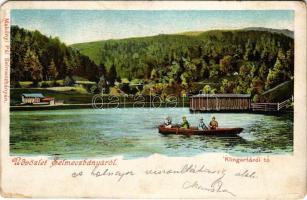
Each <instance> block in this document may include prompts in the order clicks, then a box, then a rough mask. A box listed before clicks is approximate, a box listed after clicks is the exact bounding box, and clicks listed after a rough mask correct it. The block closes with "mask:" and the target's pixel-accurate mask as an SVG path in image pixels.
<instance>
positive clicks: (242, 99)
mask: <svg viewBox="0 0 307 200" xmlns="http://www.w3.org/2000/svg"><path fill="white" fill-rule="evenodd" d="M292 101H293V97H292V98H291V99H287V100H285V101H283V102H280V103H279V102H278V103H252V100H251V96H250V95H249V94H198V95H194V96H191V97H190V98H189V104H190V111H192V112H210V111H222V112H223V111H225V112H226V111H228V112H236V111H238V112H240V111H246V112H248V111H254V112H278V111H280V110H283V109H285V108H286V107H287V106H288V105H289V104H290V103H291V102H292Z"/></svg>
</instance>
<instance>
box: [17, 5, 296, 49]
mask: <svg viewBox="0 0 307 200" xmlns="http://www.w3.org/2000/svg"><path fill="white" fill-rule="evenodd" d="M11 19H12V25H18V26H20V27H23V28H26V29H29V30H39V31H40V32H41V33H42V34H44V35H47V36H52V37H55V36H58V37H59V38H60V40H61V41H63V42H65V43H66V44H74V43H81V42H89V41H97V40H106V39H118V38H129V37H140V36H150V35H157V34H162V33H163V34H167V33H180V32H186V31H205V30H210V29H237V28H245V27H265V28H276V29H289V30H293V29H294V11H291V10H244V11H239V10H231V11H225V10H223V11H213V10H193V11H191V10H189V11H180V10H176V11H175V10H174V11H169V10H160V11H142V10H12V11H11Z"/></svg>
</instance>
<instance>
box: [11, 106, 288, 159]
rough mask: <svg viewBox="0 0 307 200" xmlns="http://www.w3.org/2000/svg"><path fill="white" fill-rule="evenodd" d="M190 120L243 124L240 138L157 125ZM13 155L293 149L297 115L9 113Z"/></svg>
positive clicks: (95, 111) (130, 110)
mask: <svg viewBox="0 0 307 200" xmlns="http://www.w3.org/2000/svg"><path fill="white" fill-rule="evenodd" d="M168 115H169V116H171V117H172V119H173V123H179V122H180V120H181V117H182V116H186V117H187V119H188V120H189V122H190V124H191V125H197V123H198V120H199V118H200V117H203V118H204V121H205V122H206V123H208V122H209V121H210V119H211V117H212V116H213V115H214V116H215V117H216V118H217V120H218V122H219V125H220V127H242V128H244V130H243V132H242V133H240V134H239V136H238V137H214V136H213V137H212V136H190V137H187V136H182V135H170V136H163V135H161V134H159V133H158V129H157V126H158V125H159V124H160V123H162V122H163V121H164V118H165V117H166V116H168ZM10 119H11V122H10V123H11V125H10V151H11V155H49V156H53V155H59V157H62V158H85V157H99V158H101V157H110V156H114V155H123V156H124V158H125V159H131V158H136V157H146V156H149V155H152V154H154V153H158V154H163V155H167V156H194V155H198V154H202V153H212V152H222V153H229V154H231V155H235V156H247V155H259V154H285V153H287V154H288V153H292V152H293V114H292V113H286V114H282V115H280V116H273V115H263V114H250V113H209V114H208V113H197V114H193V113H190V112H189V109H188V108H156V109H152V108H121V109H78V110H46V111H17V112H11V117H10Z"/></svg>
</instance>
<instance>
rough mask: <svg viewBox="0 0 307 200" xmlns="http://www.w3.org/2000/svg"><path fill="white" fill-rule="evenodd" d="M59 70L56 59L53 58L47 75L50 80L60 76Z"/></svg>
mask: <svg viewBox="0 0 307 200" xmlns="http://www.w3.org/2000/svg"><path fill="white" fill-rule="evenodd" d="M58 74H59V73H58V71H57V68H56V66H55V63H54V60H53V59H51V62H50V64H49V66H48V71H47V76H48V79H49V80H55V79H56V78H57V76H58Z"/></svg>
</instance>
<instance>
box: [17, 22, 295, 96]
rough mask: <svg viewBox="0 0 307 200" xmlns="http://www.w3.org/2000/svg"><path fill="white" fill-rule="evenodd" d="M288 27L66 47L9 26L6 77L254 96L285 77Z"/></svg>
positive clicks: (122, 89)
mask: <svg viewBox="0 0 307 200" xmlns="http://www.w3.org/2000/svg"><path fill="white" fill-rule="evenodd" d="M291 34H293V33H292V32H291V31H288V30H274V29H262V28H255V29H251V28H248V29H242V30H212V31H207V32H187V33H180V34H169V35H157V36H151V37H140V38H128V39H119V40H106V41H97V42H90V43H82V44H74V45H72V46H71V47H68V46H66V45H65V44H64V43H62V42H60V40H59V38H51V37H46V36H44V35H42V34H41V33H40V32H38V31H27V30H24V29H22V28H18V27H16V26H13V27H12V29H11V42H12V44H11V66H12V67H11V81H12V84H14V83H18V81H32V82H33V83H38V82H39V81H42V80H54V81H56V80H63V79H67V77H72V76H78V77H82V78H85V79H87V80H90V81H95V82H96V83H97V85H96V87H92V89H91V92H93V91H94V92H100V91H101V89H102V88H105V89H106V92H109V91H111V90H109V89H111V87H112V88H113V89H112V91H117V93H118V92H119V93H121V94H122V93H126V94H136V93H138V94H148V93H149V91H152V92H153V93H155V94H161V95H168V94H174V95H179V96H180V95H182V94H187V93H198V92H199V91H200V90H202V91H203V92H206V93H247V94H252V96H253V97H254V100H257V96H258V94H262V93H263V92H265V91H267V90H269V89H271V88H274V87H275V86H277V85H279V84H281V83H283V82H285V81H289V80H292V79H293V76H294V75H293V73H294V41H293V38H292V37H291ZM72 37H73V36H72ZM87 56H88V57H87ZM140 84H141V85H142V87H135V85H140ZM34 85H35V84H34ZM286 92H287V91H286ZM288 93H292V91H288ZM281 96H282V95H281Z"/></svg>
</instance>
